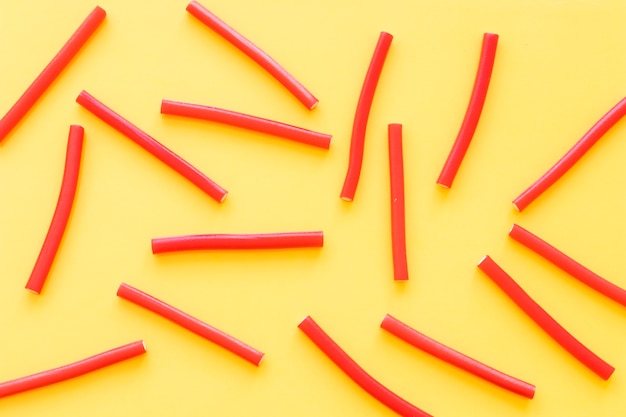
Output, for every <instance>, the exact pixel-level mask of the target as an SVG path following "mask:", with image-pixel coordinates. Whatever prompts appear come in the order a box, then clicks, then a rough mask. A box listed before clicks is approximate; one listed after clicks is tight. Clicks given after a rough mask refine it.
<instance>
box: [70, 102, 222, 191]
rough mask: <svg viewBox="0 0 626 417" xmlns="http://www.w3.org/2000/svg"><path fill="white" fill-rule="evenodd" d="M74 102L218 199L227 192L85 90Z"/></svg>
mask: <svg viewBox="0 0 626 417" xmlns="http://www.w3.org/2000/svg"><path fill="white" fill-rule="evenodd" d="M76 102H77V103H78V104H80V105H81V106H83V107H84V108H85V109H87V110H89V111H90V112H91V113H92V114H93V115H94V116H96V117H98V118H99V119H100V120H102V121H103V122H105V123H106V124H108V125H109V126H111V127H112V128H113V129H115V130H117V131H118V132H120V133H121V134H123V135H125V136H126V137H127V138H129V139H131V140H132V141H133V142H135V143H136V144H137V145H139V146H141V147H142V148H143V149H145V150H146V151H148V152H149V153H151V154H152V155H153V156H154V157H156V158H157V159H158V160H159V161H161V162H163V163H164V164H165V165H167V166H169V167H170V168H172V169H173V170H174V171H176V172H178V173H179V174H180V175H182V176H183V177H185V178H187V179H188V180H189V181H190V182H191V183H192V184H194V185H195V186H197V187H198V188H200V189H201V190H202V191H204V192H205V193H207V194H208V195H209V196H210V197H211V198H213V199H214V200H216V201H218V202H220V203H221V202H222V201H224V199H225V198H226V195H227V194H228V192H227V191H226V190H225V189H223V188H222V187H220V186H219V185H217V184H216V183H215V182H213V181H212V180H211V179H210V178H209V177H207V176H206V175H204V174H203V173H202V172H200V171H199V170H198V169H196V168H195V167H194V166H192V165H191V164H190V163H189V162H187V161H185V160H184V159H183V158H181V157H180V156H178V155H176V154H175V153H174V152H172V151H171V150H169V149H168V148H166V147H165V146H163V145H162V144H161V143H159V142H157V141H156V140H155V139H154V138H153V137H151V136H150V135H148V134H147V133H145V132H144V131H143V130H141V129H139V128H138V127H137V126H135V125H133V124H132V123H130V122H129V121H128V120H126V119H124V118H123V117H122V116H120V115H119V114H117V113H115V112H114V111H113V110H111V109H110V108H108V107H107V106H105V105H104V104H102V103H101V102H99V101H98V100H97V99H96V98H95V97H93V96H92V95H90V94H89V93H88V92H86V91H82V92H81V93H80V94H79V95H78V97H77V98H76Z"/></svg>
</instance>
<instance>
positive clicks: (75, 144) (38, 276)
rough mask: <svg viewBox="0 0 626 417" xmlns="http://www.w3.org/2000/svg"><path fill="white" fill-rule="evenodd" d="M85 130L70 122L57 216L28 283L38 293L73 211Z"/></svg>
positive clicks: (55, 213) (56, 210) (55, 212)
mask: <svg viewBox="0 0 626 417" xmlns="http://www.w3.org/2000/svg"><path fill="white" fill-rule="evenodd" d="M84 134H85V131H84V129H83V128H82V126H78V125H72V126H70V133H69V138H68V141H67V153H66V157H65V170H64V172H63V181H62V183H61V192H60V193H59V199H58V201H57V206H56V209H55V210H54V216H52V222H51V223H50V228H49V229H48V234H47V235H46V239H45V240H44V242H43V246H42V247H41V251H40V252H39V256H38V257H37V262H35V266H34V267H33V271H32V272H31V274H30V278H29V279H28V282H27V283H26V288H27V289H29V290H31V291H33V292H35V293H37V294H39V293H41V290H42V288H43V285H44V283H45V282H46V278H47V277H48V273H49V272H50V268H51V267H52V262H53V261H54V257H55V256H56V254H57V251H58V250H59V245H60V244H61V239H63V234H64V233H65V228H66V227H67V222H68V220H69V217H70V213H71V211H72V205H73V203H74V197H75V195H76V186H77V185H78V173H79V171H80V158H81V156H82V153H83V139H84Z"/></svg>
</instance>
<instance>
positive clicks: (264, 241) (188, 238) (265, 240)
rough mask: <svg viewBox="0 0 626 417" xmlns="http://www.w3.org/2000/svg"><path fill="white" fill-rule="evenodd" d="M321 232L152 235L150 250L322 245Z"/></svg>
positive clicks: (284, 247) (176, 250) (319, 246)
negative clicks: (153, 236) (156, 236)
mask: <svg viewBox="0 0 626 417" xmlns="http://www.w3.org/2000/svg"><path fill="white" fill-rule="evenodd" d="M323 245H324V233H323V232H291V233H259V234H208V235H185V236H173V237H162V238H155V239H152V253H154V254H158V253H167V252H180V251H188V250H220V249H226V250H229V249H287V248H321V247H322V246H323Z"/></svg>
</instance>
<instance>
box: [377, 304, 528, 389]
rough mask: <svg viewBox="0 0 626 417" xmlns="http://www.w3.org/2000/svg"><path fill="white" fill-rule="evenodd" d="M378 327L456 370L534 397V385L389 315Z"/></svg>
mask: <svg viewBox="0 0 626 417" xmlns="http://www.w3.org/2000/svg"><path fill="white" fill-rule="evenodd" d="M380 327H382V328H383V329H385V330H387V331H388V332H389V333H391V334H393V335H394V336H397V337H399V338H400V339H402V340H404V341H405V342H407V343H408V344H410V345H413V346H415V347H416V348H418V349H421V350H423V351H424V352H426V353H429V354H431V355H433V356H435V357H437V358H439V359H441V360H443V361H446V362H448V363H449V364H451V365H454V366H456V367H457V368H461V369H463V370H465V371H467V372H470V373H472V374H474V375H476V376H477V377H479V378H482V379H484V380H485V381H489V382H491V383H492V384H495V385H497V386H499V387H502V388H504V389H506V390H509V391H511V392H514V393H516V394H519V395H522V396H524V397H526V398H533V397H534V396H535V386H534V385H532V384H529V383H528V382H524V381H522V380H519V379H517V378H514V377H512V376H510V375H507V374H505V373H504V372H500V371H498V370H497V369H494V368H492V367H490V366H489V365H485V364H484V363H482V362H479V361H477V360H476V359H472V358H470V357H469V356H467V355H464V354H462V353H461V352H458V351H456V350H454V349H452V348H450V347H448V346H446V345H444V344H442V343H440V342H437V341H436V340H434V339H431V338H430V337H428V336H426V335H425V334H423V333H420V332H418V331H417V330H415V329H413V328H411V327H409V326H408V325H406V324H404V323H402V322H401V321H400V320H398V319H396V318H395V317H392V316H390V315H389V314H387V315H386V316H385V318H384V319H383V321H382V323H381V324H380Z"/></svg>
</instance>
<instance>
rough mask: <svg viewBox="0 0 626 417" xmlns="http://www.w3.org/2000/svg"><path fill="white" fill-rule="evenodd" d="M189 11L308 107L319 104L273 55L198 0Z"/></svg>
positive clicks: (188, 8)
mask: <svg viewBox="0 0 626 417" xmlns="http://www.w3.org/2000/svg"><path fill="white" fill-rule="evenodd" d="M187 11H188V12H189V13H190V14H191V15H192V16H194V17H195V18H196V19H198V20H199V21H201V22H202V23H204V24H205V25H206V26H208V27H209V28H211V29H212V30H213V31H215V32H216V33H217V34H218V35H220V36H221V37H223V38H224V39H226V40H227V41H228V42H230V43H232V44H233V45H234V46H236V47H237V48H238V49H239V50H240V51H242V52H243V53H244V54H246V55H248V56H249V57H250V58H252V59H253V60H254V61H255V62H256V63H257V64H259V65H260V66H261V67H263V69H264V70H265V71H267V72H269V73H270V74H271V75H272V76H273V77H274V78H276V79H277V80H278V82H280V83H281V84H282V85H283V86H285V88H287V90H289V91H290V92H291V94H293V95H294V96H295V97H296V98H297V99H298V100H299V101H300V102H301V103H302V104H304V105H305V106H306V108H307V109H309V110H312V109H313V108H315V106H317V103H318V100H317V99H316V98H315V97H314V96H313V94H311V93H310V92H309V90H307V89H306V88H304V86H303V85H302V84H300V82H299V81H298V80H296V79H295V78H294V77H293V76H292V75H291V74H289V73H288V72H287V70H285V69H284V68H283V67H281V66H280V65H279V64H278V62H276V61H275V60H274V59H273V58H272V57H270V56H269V55H268V54H266V53H265V52H263V51H262V50H261V49H260V48H259V47H258V46H256V45H255V44H253V43H252V42H250V41H249V40H248V39H246V38H245V37H244V36H243V35H241V34H240V33H238V32H237V31H236V30H235V29H233V28H232V27H230V26H228V25H227V24H226V23H225V22H224V21H222V20H221V19H220V18H219V17H217V16H215V15H214V14H213V13H211V12H210V11H209V10H207V9H206V8H205V7H204V6H202V5H201V4H200V3H198V2H197V1H192V2H191V3H189V5H188V6H187Z"/></svg>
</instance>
